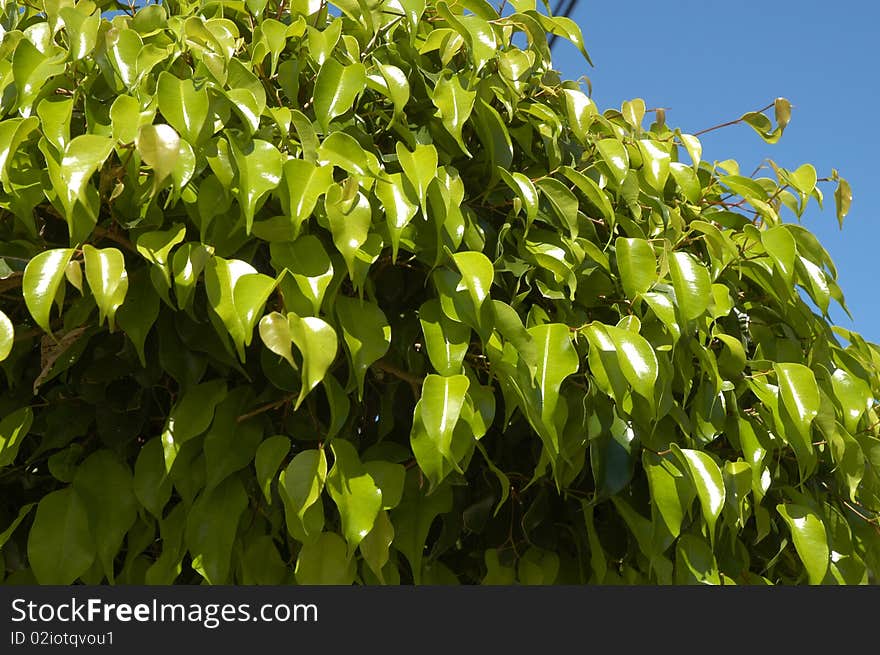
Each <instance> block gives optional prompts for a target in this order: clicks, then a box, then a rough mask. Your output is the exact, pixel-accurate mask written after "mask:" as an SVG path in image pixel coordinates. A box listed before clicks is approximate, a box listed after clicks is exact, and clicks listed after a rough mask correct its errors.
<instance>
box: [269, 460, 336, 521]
mask: <svg viewBox="0 0 880 655" xmlns="http://www.w3.org/2000/svg"><path fill="white" fill-rule="evenodd" d="M326 480H327V457H326V455H324V451H323V450H321V449H311V450H304V451H302V452H300V453H299V454H297V456H296V457H294V458H293V460H292V461H291V462H290V464H288V465H287V468H286V469H284V471H282V472H281V473H280V474H279V476H278V492H279V493H280V495H281V499H282V501H283V502H284V514H285V516H286V517H287V529H288V532H289V533H290V534H291V536H293V537H295V538H296V537H297V529H298V530H300V531H302V533H303V536H305V537H313V536H316V535H312V534H311V528H312V526H311V525H310V523H311V522H310V521H308V520H307V519H308V517H307V513H309V510H310V509H311V508H312V507H313V506H315V507H317V508H319V511H320V506H321V503H320V502H319V499H320V497H321V491H323V489H324V482H325V481H326ZM323 520H324V519H323V513H322V514H321V524H323ZM320 529H321V528H320V526H318V527H317V530H318V531H320Z"/></svg>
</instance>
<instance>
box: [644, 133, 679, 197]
mask: <svg viewBox="0 0 880 655" xmlns="http://www.w3.org/2000/svg"><path fill="white" fill-rule="evenodd" d="M639 151H640V152H641V155H642V174H643V175H644V176H645V179H646V180H647V181H648V184H650V185H651V187H653V188H654V190H655V191H657V192H658V193H662V192H663V187H664V186H666V180H667V178H668V177H669V161H670V159H671V157H670V155H669V152H668V151H667V150H666V149H665V148H664V147H663V146H662V145H661V144H660V142H659V141H653V140H651V139H641V140H640V141H639Z"/></svg>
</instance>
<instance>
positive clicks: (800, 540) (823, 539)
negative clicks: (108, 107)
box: [776, 503, 831, 585]
mask: <svg viewBox="0 0 880 655" xmlns="http://www.w3.org/2000/svg"><path fill="white" fill-rule="evenodd" d="M776 511H777V512H779V515H780V516H781V517H782V518H783V519H784V520H785V522H786V523H788V527H789V529H790V530H791V536H792V539H793V540H794V547H795V550H796V551H797V554H798V557H800V558H801V561H802V562H803V563H804V567H805V568H806V569H807V576H808V579H809V582H810V584H814V585H816V584H821V583H822V580H824V578H825V573H826V572H827V571H828V563H829V558H830V555H831V553H830V549H829V547H828V534H827V532H826V530H825V524H824V523H823V522H822V519H821V517H820V516H819V515H818V514H816V512H814V511H813V510H811V509H810V508H809V507H806V506H804V505H796V504H794V503H791V504H787V505H783V504H780V505H777V506H776Z"/></svg>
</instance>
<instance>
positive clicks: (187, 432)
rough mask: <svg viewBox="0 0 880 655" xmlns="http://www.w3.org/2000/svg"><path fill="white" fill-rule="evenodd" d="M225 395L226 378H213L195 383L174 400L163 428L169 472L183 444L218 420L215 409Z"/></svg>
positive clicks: (163, 442) (166, 468)
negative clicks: (215, 418)
mask: <svg viewBox="0 0 880 655" xmlns="http://www.w3.org/2000/svg"><path fill="white" fill-rule="evenodd" d="M225 395H226V382H225V381H224V380H211V381H210V382H203V383H201V384H197V385H196V386H194V387H192V388H191V389H189V390H188V391H186V392H185V393H184V394H183V395H182V397H181V398H180V399H179V400H178V401H177V402H176V403H175V404H174V406H173V407H172V408H171V412H170V413H169V415H168V420H167V421H166V422H165V430H164V431H163V432H162V449H163V451H164V453H165V470H166V471H167V472H170V471H171V467H172V465H173V464H174V460H175V459H177V454H178V453H179V452H180V448H181V446H182V445H183V444H184V443H186V442H187V441H189V440H190V439H192V438H194V437H197V436H198V435H200V434H202V433H203V432H204V431H205V430H207V429H208V426H210V425H211V421H213V420H214V409H215V408H216V407H217V405H218V404H219V403H220V401H221V400H222V399H223V397H224V396H225Z"/></svg>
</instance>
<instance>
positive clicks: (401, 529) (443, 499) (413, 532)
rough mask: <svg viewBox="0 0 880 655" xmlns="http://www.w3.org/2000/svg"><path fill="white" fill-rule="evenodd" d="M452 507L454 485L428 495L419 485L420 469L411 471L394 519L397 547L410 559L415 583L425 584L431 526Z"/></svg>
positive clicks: (393, 513) (438, 489) (392, 513)
mask: <svg viewBox="0 0 880 655" xmlns="http://www.w3.org/2000/svg"><path fill="white" fill-rule="evenodd" d="M451 510H452V488H451V487H450V486H449V485H440V486H438V487H436V488H435V489H434V490H433V491H432V492H431V494H430V495H426V494H425V490H423V489H422V488H421V485H420V484H419V473H418V471H417V470H415V469H410V470H409V472H408V473H407V477H406V484H405V486H404V491H403V500H402V501H401V502H400V505H398V506H397V507H396V508H395V509H394V510H392V511H391V521H392V523H393V524H394V529H395V531H396V533H397V537H396V539H395V548H397V550H399V551H400V552H401V553H403V556H404V557H406V559H407V561H408V562H409V565H410V570H411V571H412V576H413V582H414V583H415V584H421V578H422V559H423V557H424V553H425V540H426V539H427V537H428V532H429V531H430V530H431V525H432V524H433V523H434V519H436V518H437V516H438V515H440V514H446V513H447V512H449V511H451Z"/></svg>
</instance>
